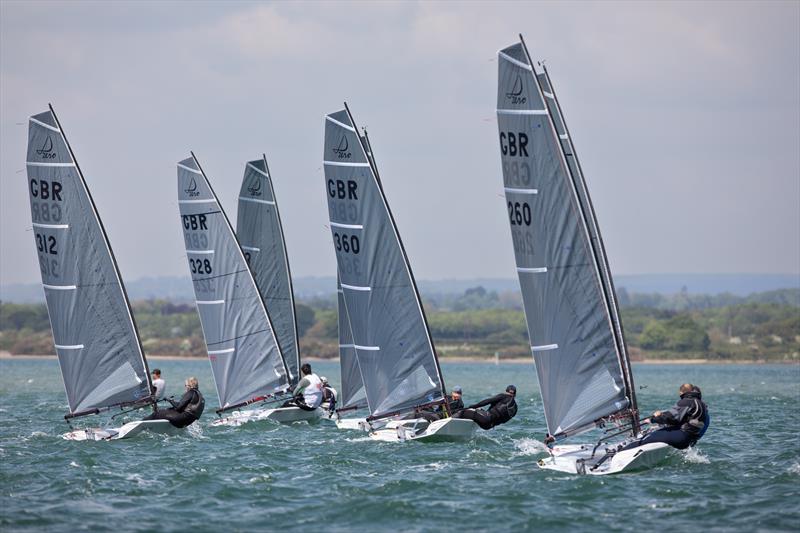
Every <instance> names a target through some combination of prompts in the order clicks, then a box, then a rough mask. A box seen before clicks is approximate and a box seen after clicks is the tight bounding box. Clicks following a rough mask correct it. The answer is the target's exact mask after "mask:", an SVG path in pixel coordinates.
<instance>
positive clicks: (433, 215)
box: [0, 0, 800, 284]
mask: <svg viewBox="0 0 800 533" xmlns="http://www.w3.org/2000/svg"><path fill="white" fill-rule="evenodd" d="M520 32H521V33H523V34H524V36H525V38H526V41H527V43H528V47H529V49H530V51H531V54H532V55H533V56H534V57H535V58H537V59H546V60H547V65H548V69H549V70H550V73H551V76H552V78H553V83H554V86H555V88H556V90H557V91H558V93H559V98H560V100H561V103H562V105H563V108H564V113H565V116H566V119H567V121H568V123H569V127H570V130H571V133H572V136H573V139H574V142H575V145H576V149H577V151H578V153H579V155H580V157H581V162H582V166H583V168H584V171H585V173H586V176H587V180H588V183H589V188H590V192H591V193H592V197H593V200H594V203H595V208H596V210H597V215H598V218H599V222H600V227H601V230H602V232H603V237H604V239H605V242H606V245H607V248H608V253H609V258H610V261H611V267H612V269H613V271H614V272H615V273H617V274H637V273H675V272H726V273H741V272H764V273H797V272H800V3H798V2H795V1H788V2H762V1H760V2H753V3H748V2H730V3H725V2H708V3H703V2H680V3H678V2H675V3H670V2H656V3H646V2H636V3H634V2H622V3H603V2H587V3H581V2H561V3H540V2H537V3H527V4H526V3H521V2H513V3H488V2H487V3H482V2H470V3H456V2H442V3H430V2H426V3H411V2H403V3H391V2H369V3H368V2H353V3H346V2H343V3H337V2H318V3H300V2H293V3H288V2H286V3H283V2H281V3H235V2H219V3H216V2H206V3H183V2H178V3H169V2H149V3H144V2H135V3H125V2H104V3H100V2H97V3H82V2H54V3H46V2H10V1H7V0H6V1H3V2H2V3H0V210H1V211H0V217H1V220H2V224H0V282H2V283H4V284H6V283H15V282H37V281H39V280H40V277H39V273H38V267H37V261H36V253H35V248H34V242H33V236H32V234H31V230H30V228H31V222H30V209H29V204H28V195H27V191H26V183H27V180H26V176H25V171H24V169H25V151H26V150H25V144H26V142H27V118H28V116H30V115H33V114H36V113H38V112H41V111H43V110H45V109H46V107H47V103H48V102H52V104H53V105H54V107H55V110H56V112H57V113H58V116H59V119H60V120H61V123H62V125H63V127H64V130H65V132H66V134H67V135H68V138H69V141H70V143H71V144H72V147H73V149H74V151H75V154H76V157H77V159H78V161H79V163H80V165H81V168H82V169H83V171H84V174H85V177H86V180H87V182H88V184H89V187H90V188H91V190H92V194H93V196H94V199H95V202H96V203H97V205H98V209H99V211H100V215H101V217H102V219H103V222H104V224H105V225H106V229H107V231H108V234H109V237H110V239H111V244H112V246H113V248H114V251H115V253H116V255H117V258H118V260H119V263H120V268H121V270H122V274H123V276H124V277H125V278H126V279H129V280H131V279H136V278H140V277H144V276H159V275H181V276H188V266H187V264H186V259H185V254H184V247H183V242H182V233H181V228H180V226H179V218H178V207H177V198H176V196H177V193H176V170H175V163H176V162H177V161H179V160H181V159H183V158H185V157H187V156H188V153H189V150H194V152H195V154H196V155H197V157H198V159H199V160H200V163H201V164H202V165H203V167H204V169H205V170H206V172H207V174H208V175H209V178H210V179H211V181H212V184H213V185H214V187H215V189H216V191H217V193H218V194H219V195H220V198H221V200H222V203H223V205H224V206H225V208H226V209H227V211H228V213H229V216H231V218H233V219H235V212H236V197H237V194H238V189H239V186H240V181H241V178H242V173H243V169H244V162H245V161H246V160H248V159H255V158H257V157H259V156H260V154H261V153H262V152H265V153H266V154H267V159H268V161H269V164H270V169H271V171H272V175H273V178H274V181H275V189H276V195H277V198H278V201H279V205H280V208H281V214H282V215H283V223H284V228H285V231H286V236H287V241H288V249H289V255H290V260H291V266H292V272H293V274H294V275H297V276H307V275H324V276H331V275H334V274H335V257H334V254H333V249H332V245H331V237H330V232H329V230H328V229H327V228H326V224H327V219H328V212H327V207H326V200H325V187H324V180H323V174H322V168H321V166H322V165H321V159H322V141H323V116H324V115H325V114H326V113H329V112H332V111H336V110H338V109H340V108H341V106H342V101H344V100H347V102H348V103H349V104H350V107H351V110H352V111H353V113H354V116H355V119H356V122H357V123H358V124H359V125H360V126H367V127H368V129H369V133H370V139H371V140H372V142H373V147H374V149H375V154H376V158H377V162H378V165H379V168H380V170H381V177H382V179H383V181H384V188H385V191H386V194H387V196H388V200H389V203H390V205H391V207H392V210H393V212H394V214H395V218H396V221H397V223H398V226H399V230H400V232H401V235H402V237H403V241H404V244H405V245H406V248H407V250H408V253H409V257H410V260H411V265H412V267H413V269H414V272H415V274H416V276H417V277H418V278H422V279H439V278H474V277H505V278H512V277H514V276H515V270H514V259H513V252H512V246H511V238H510V231H509V228H508V221H507V218H506V210H505V207H504V200H503V198H502V193H503V188H502V177H501V170H500V157H499V146H498V141H497V123H496V119H495V111H494V108H495V95H496V83H497V60H496V52H497V50H498V49H500V48H502V47H504V46H506V45H509V44H511V43H513V42H515V40H516V39H517V34H518V33H520Z"/></svg>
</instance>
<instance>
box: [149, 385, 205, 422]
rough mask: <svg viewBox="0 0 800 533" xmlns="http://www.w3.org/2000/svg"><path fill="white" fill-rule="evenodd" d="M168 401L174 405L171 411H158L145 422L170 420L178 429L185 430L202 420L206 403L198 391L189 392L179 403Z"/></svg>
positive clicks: (191, 390) (190, 390)
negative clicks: (201, 416)
mask: <svg viewBox="0 0 800 533" xmlns="http://www.w3.org/2000/svg"><path fill="white" fill-rule="evenodd" d="M168 401H169V402H170V403H171V404H172V408H171V409H158V410H157V411H156V412H155V413H153V414H152V415H150V416H148V417H146V418H145V420H169V423H170V424H172V425H173V426H175V427H176V428H185V427H186V426H188V425H190V424H192V423H193V422H194V421H195V420H197V419H198V418H200V415H202V414H203V409H205V407H206V401H205V399H204V398H203V395H202V394H200V391H199V390H197V389H189V390H187V391H186V393H185V394H184V395H183V396H182V397H181V399H180V401H179V402H178V403H175V402H173V401H172V400H168Z"/></svg>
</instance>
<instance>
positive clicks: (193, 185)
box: [183, 176, 200, 198]
mask: <svg viewBox="0 0 800 533" xmlns="http://www.w3.org/2000/svg"><path fill="white" fill-rule="evenodd" d="M183 192H185V193H186V195H187V196H188V197H189V198H194V197H195V196H200V193H199V192H197V182H196V181H194V176H192V181H190V182H189V186H188V187H186V188H185V189H184V190H183Z"/></svg>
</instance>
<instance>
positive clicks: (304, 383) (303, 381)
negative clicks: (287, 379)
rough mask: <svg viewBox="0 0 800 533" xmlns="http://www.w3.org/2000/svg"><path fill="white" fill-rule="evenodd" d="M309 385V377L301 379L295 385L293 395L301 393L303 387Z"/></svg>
mask: <svg viewBox="0 0 800 533" xmlns="http://www.w3.org/2000/svg"><path fill="white" fill-rule="evenodd" d="M309 385H311V382H310V381H309V380H308V378H303V379H301V380H300V381H299V382H298V383H297V385H295V387H294V390H293V391H292V395H293V396H297V395H298V394H300V392H302V390H303V389H305V388H306V387H308V386H309Z"/></svg>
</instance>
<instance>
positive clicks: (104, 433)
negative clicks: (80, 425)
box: [61, 420, 185, 441]
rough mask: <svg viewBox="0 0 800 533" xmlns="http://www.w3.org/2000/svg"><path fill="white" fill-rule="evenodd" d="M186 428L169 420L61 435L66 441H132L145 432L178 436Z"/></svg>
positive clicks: (133, 423)
mask: <svg viewBox="0 0 800 533" xmlns="http://www.w3.org/2000/svg"><path fill="white" fill-rule="evenodd" d="M184 429H185V428H176V427H175V426H173V425H172V424H170V423H169V421H167V420H138V421H136V422H128V423H127V424H125V425H124V426H122V427H118V428H86V429H78V430H75V431H70V432H69V433H64V434H63V435H61V437H62V438H64V439H66V440H95V441H97V440H120V439H130V438H132V437H135V436H136V435H138V434H139V433H141V432H143V431H147V432H150V433H159V434H162V435H177V434H178V433H181V432H182V431H184Z"/></svg>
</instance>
